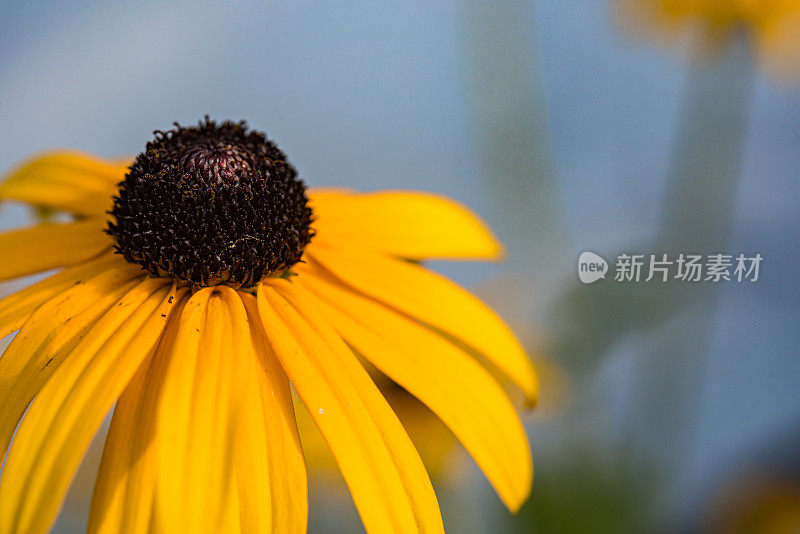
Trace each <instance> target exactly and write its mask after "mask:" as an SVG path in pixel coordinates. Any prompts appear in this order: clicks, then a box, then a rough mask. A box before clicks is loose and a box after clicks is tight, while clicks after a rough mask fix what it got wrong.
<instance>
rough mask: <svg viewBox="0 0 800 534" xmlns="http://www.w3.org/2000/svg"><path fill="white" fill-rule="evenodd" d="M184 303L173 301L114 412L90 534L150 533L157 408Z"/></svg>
mask: <svg viewBox="0 0 800 534" xmlns="http://www.w3.org/2000/svg"><path fill="white" fill-rule="evenodd" d="M185 298H186V297H185V296H184V297H183V298H182V299H176V301H175V308H174V309H173V311H172V312H171V313H170V317H169V319H168V323H167V326H166V328H165V330H164V333H163V335H162V337H161V340H160V341H159V344H158V347H157V348H156V350H155V353H154V355H153V357H152V358H150V359H148V360H147V361H146V362H145V363H143V364H142V366H141V367H140V368H139V371H138V372H137V373H136V375H135V376H134V377H133V379H132V380H131V382H130V384H128V387H126V388H125V391H124V392H123V393H122V396H121V397H120V398H119V400H118V401H117V404H116V406H115V408H114V416H113V418H112V419H111V426H110V427H109V430H108V436H107V437H106V443H105V447H104V449H103V459H102V460H101V462H100V469H99V470H98V473H97V482H96V483H95V486H94V492H93V493H92V506H91V510H90V512H89V526H88V529H87V531H88V532H89V533H90V534H94V533H102V534H147V533H148V532H151V531H152V529H151V520H152V506H153V500H154V498H155V488H156V480H157V478H158V462H157V461H156V457H155V450H156V444H155V440H156V439H157V437H156V417H155V415H156V406H157V403H158V396H159V394H160V392H161V387H162V384H163V383H164V376H165V375H164V373H165V371H166V369H167V364H168V363H169V358H170V356H171V350H172V345H173V343H174V341H175V335H176V334H177V331H178V323H179V319H180V313H181V310H182V309H183V304H184V303H185Z"/></svg>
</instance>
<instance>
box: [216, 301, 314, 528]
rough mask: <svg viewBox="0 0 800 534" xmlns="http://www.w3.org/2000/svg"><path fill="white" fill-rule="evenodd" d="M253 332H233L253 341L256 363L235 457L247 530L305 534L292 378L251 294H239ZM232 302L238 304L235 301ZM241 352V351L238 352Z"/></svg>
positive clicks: (304, 497)
mask: <svg viewBox="0 0 800 534" xmlns="http://www.w3.org/2000/svg"><path fill="white" fill-rule="evenodd" d="M239 296H240V297H241V299H242V302H243V303H244V305H245V309H246V310H247V320H248V322H249V326H250V328H249V332H244V331H242V332H238V333H237V332H234V337H235V338H236V337H240V338H241V339H242V340H245V342H249V343H250V348H249V352H251V353H252V360H250V358H245V354H246V353H247V352H248V347H246V346H242V347H241V348H242V353H241V354H242V355H241V356H240V357H241V358H243V363H245V364H247V363H248V362H252V364H253V365H252V368H251V369H249V370H248V372H247V378H248V379H249V380H246V381H245V382H243V383H242V384H241V386H240V387H242V388H243V390H245V389H246V391H244V393H245V394H246V395H247V400H246V403H247V406H248V408H247V409H246V410H243V412H242V420H241V421H240V423H239V433H238V439H237V442H236V451H235V455H234V460H235V464H234V466H235V470H236V479H237V483H238V496H239V507H240V509H241V513H242V529H243V531H244V532H274V533H276V534H282V533H286V534H291V533H295V532H296V533H303V532H305V531H306V524H307V522H308V490H307V487H306V486H307V482H306V466H305V460H304V458H303V449H302V447H301V445H300V437H299V435H298V433H297V423H296V421H295V415H294V407H293V405H292V392H291V389H290V387H289V379H288V378H287V377H286V373H284V371H283V368H282V367H281V366H280V363H278V360H277V359H276V357H275V353H274V352H273V351H272V348H271V347H269V345H268V344H267V341H266V337H265V334H264V329H263V326H262V324H261V319H260V317H259V314H258V307H257V305H256V299H255V297H253V296H252V295H249V294H246V293H241V294H240V295H239ZM232 306H233V305H232ZM237 352H238V351H237Z"/></svg>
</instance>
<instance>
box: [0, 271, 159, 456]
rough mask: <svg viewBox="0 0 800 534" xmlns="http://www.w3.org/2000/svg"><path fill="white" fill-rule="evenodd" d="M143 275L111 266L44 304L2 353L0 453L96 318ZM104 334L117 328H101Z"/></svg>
mask: <svg viewBox="0 0 800 534" xmlns="http://www.w3.org/2000/svg"><path fill="white" fill-rule="evenodd" d="M142 278H143V276H142V275H141V274H139V273H136V271H135V270H130V269H109V270H107V271H102V272H100V273H99V274H97V275H95V276H93V277H91V278H87V279H86V280H85V281H83V282H82V283H81V284H77V285H74V286H73V287H71V288H70V289H68V290H67V291H65V292H64V293H62V294H60V295H58V296H56V297H54V298H53V299H51V300H50V301H49V302H47V303H45V304H44V305H42V306H41V307H40V308H39V309H38V310H37V311H36V312H35V313H34V314H33V315H32V316H31V317H30V319H28V320H27V321H26V322H25V324H24V325H23V326H22V328H21V329H20V331H19V333H18V334H17V336H16V337H15V338H14V340H13V341H12V342H11V344H10V345H9V346H8V348H7V349H6V351H5V352H4V353H3V355H2V357H0V406H2V409H0V457H2V456H3V455H4V454H5V452H6V448H7V447H8V444H9V443H10V442H11V436H12V435H13V433H14V429H15V428H16V427H17V424H18V423H19V421H20V419H21V418H22V414H23V413H25V409H26V408H27V407H28V404H29V403H30V402H31V400H32V399H33V398H34V396H36V394H38V393H39V390H40V389H41V388H42V386H43V385H44V384H45V382H47V381H48V380H49V379H50V377H51V376H52V375H53V373H54V372H55V371H56V369H58V368H59V366H60V365H61V363H62V362H64V360H65V359H66V357H67V356H68V355H69V354H70V353H71V351H72V350H73V348H74V347H75V346H76V345H78V343H80V341H81V340H82V339H83V338H85V337H86V336H87V335H88V333H89V332H90V331H94V330H92V328H93V327H95V323H96V322H97V321H98V320H100V318H101V317H102V316H103V315H104V314H105V313H106V312H107V311H108V310H109V308H111V307H113V306H115V305H116V304H117V302H118V301H119V299H120V298H122V297H123V295H125V293H126V292H127V291H128V290H130V289H131V288H132V287H133V286H134V285H136V284H137V283H138V281H140V280H141V279H142ZM103 332H104V336H105V337H104V338H103V339H106V338H107V337H108V336H109V335H111V334H112V333H113V332H112V331H110V330H108V329H106V330H103Z"/></svg>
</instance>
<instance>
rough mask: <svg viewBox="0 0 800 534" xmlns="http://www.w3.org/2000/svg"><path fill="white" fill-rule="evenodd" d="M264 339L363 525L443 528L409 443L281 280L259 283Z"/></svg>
mask: <svg viewBox="0 0 800 534" xmlns="http://www.w3.org/2000/svg"><path fill="white" fill-rule="evenodd" d="M258 309H259V313H260V314H261V319H262V320H263V322H264V331H265V332H266V334H267V338H268V340H269V342H270V345H271V346H272V347H273V349H274V350H275V354H276V356H277V357H278V360H280V362H281V365H282V366H283V368H284V370H285V371H286V374H287V375H288V376H289V379H290V380H291V381H292V384H293V385H294V387H295V389H296V390H297V393H298V395H299V396H300V398H301V399H302V400H303V402H304V403H305V405H306V406H307V407H308V409H309V411H310V412H311V415H312V417H313V418H314V422H315V423H316V424H317V426H318V427H319V429H320V431H321V432H322V434H323V436H324V437H325V439H326V441H327V442H328V445H329V446H330V448H331V451H332V452H333V455H334V457H335V458H336V461H337V463H338V464H339V468H340V469H341V471H342V475H343V476H344V479H345V481H346V482H347V485H348V487H349V488H350V493H351V494H352V496H353V501H354V502H355V505H356V508H357V509H358V512H359V514H360V515H361V520H362V521H363V523H364V526H365V527H366V530H367V532H372V533H377V532H398V533H406V532H443V527H442V520H441V515H440V513H439V505H438V502H437V500H436V495H435V494H434V492H433V488H432V486H431V482H430V479H429V477H428V474H427V473H426V472H425V467H424V466H423V464H422V461H421V460H420V458H419V454H418V453H417V451H416V449H415V448H414V445H413V444H412V443H411V440H410V439H409V438H408V435H407V434H406V432H405V430H404V429H403V427H402V425H401V424H400V422H399V421H398V420H397V416H396V415H395V414H394V412H392V410H391V408H389V405H388V404H387V403H386V400H385V399H384V398H383V397H382V396H381V394H380V392H379V391H378V388H377V387H375V384H374V383H373V382H372V380H371V379H370V378H369V375H368V374H367V372H366V371H365V370H364V368H363V367H362V366H361V364H360V363H359V362H358V360H357V359H356V357H355V355H354V354H353V353H352V352H351V351H350V350H349V349H348V348H347V346H346V345H345V344H344V342H343V341H342V340H341V338H340V337H338V335H337V334H336V332H334V331H333V329H332V327H331V326H330V325H329V324H328V323H327V322H326V321H325V320H324V319H323V318H322V317H321V316H319V315H318V313H317V312H316V311H315V310H314V309H313V308H312V305H311V303H309V302H308V299H307V297H306V296H304V295H303V294H302V293H301V292H300V291H299V290H298V289H297V288H295V287H293V286H292V284H291V283H290V282H288V281H286V280H268V281H266V282H264V283H262V285H261V286H260V287H259V291H258Z"/></svg>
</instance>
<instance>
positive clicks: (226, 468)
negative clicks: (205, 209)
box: [155, 286, 249, 532]
mask: <svg viewBox="0 0 800 534" xmlns="http://www.w3.org/2000/svg"><path fill="white" fill-rule="evenodd" d="M226 292H228V293H234V297H235V292H234V291H233V290H232V289H231V288H228V287H224V286H219V287H217V288H206V289H201V290H200V291H198V292H197V293H195V294H194V295H193V296H192V298H191V299H189V301H188V302H187V303H186V306H185V307H184V308H183V312H182V314H181V318H180V323H179V326H178V332H177V335H176V337H175V342H174V344H173V346H172V349H171V353H172V356H171V357H170V359H169V360H170V361H169V364H168V366H167V370H166V375H165V378H164V384H163V386H162V388H161V394H160V395H159V399H158V406H157V408H156V413H157V415H156V417H157V423H156V424H157V427H156V432H157V435H158V439H157V440H156V453H155V454H156V457H157V459H158V466H159V467H158V473H159V477H158V481H157V486H156V502H155V513H156V515H157V517H156V521H157V524H158V525H159V526H160V529H161V530H163V531H164V532H218V531H219V529H220V528H221V525H222V524H223V521H224V518H225V511H226V509H227V508H228V507H229V506H231V503H230V502H229V500H230V499H231V498H232V497H233V495H234V494H233V491H232V488H231V486H232V485H233V483H234V474H233V472H232V470H231V467H232V465H233V450H234V441H235V437H236V430H237V428H236V426H237V423H238V418H237V414H239V413H241V411H242V410H245V409H247V407H246V406H243V405H242V403H241V399H242V395H241V392H240V390H239V384H240V383H241V382H242V381H243V380H244V377H243V376H242V373H241V370H242V365H241V360H240V356H241V355H240V354H239V353H238V352H237V349H238V348H240V347H241V345H242V344H243V343H245V342H249V339H245V340H242V339H236V338H235V337H234V334H233V332H234V327H236V328H237V329H238V328H240V325H237V323H238V322H240V321H242V320H243V319H242V317H241V315H243V310H242V313H241V314H238V313H237V314H233V313H231V310H230V308H229V307H228V306H227V305H226V302H225V299H224V298H223V297H222V296H221V294H224V293H226ZM236 298H238V297H236ZM245 320H246V319H245Z"/></svg>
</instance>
